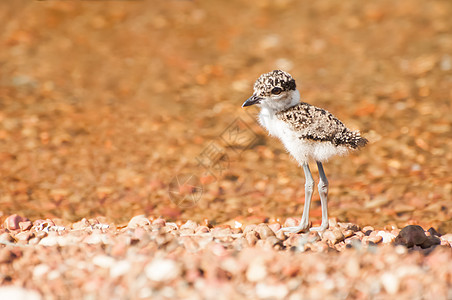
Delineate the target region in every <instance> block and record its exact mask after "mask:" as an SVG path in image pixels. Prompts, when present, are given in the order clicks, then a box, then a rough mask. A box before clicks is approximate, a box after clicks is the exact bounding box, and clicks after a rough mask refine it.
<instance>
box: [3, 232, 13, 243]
mask: <svg viewBox="0 0 452 300" xmlns="http://www.w3.org/2000/svg"><path fill="white" fill-rule="evenodd" d="M15 241H16V240H15V239H14V238H13V237H12V236H11V234H9V233H7V232H4V233H2V234H0V243H14V242H15Z"/></svg>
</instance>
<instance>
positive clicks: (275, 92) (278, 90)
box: [272, 87, 282, 95]
mask: <svg viewBox="0 0 452 300" xmlns="http://www.w3.org/2000/svg"><path fill="white" fill-rule="evenodd" d="M281 92H282V89H281V88H279V87H275V88H273V90H272V94H273V95H279V94H281Z"/></svg>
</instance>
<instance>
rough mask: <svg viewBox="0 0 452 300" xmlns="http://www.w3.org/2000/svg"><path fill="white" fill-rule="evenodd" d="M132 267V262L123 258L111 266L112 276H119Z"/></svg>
mask: <svg viewBox="0 0 452 300" xmlns="http://www.w3.org/2000/svg"><path fill="white" fill-rule="evenodd" d="M131 268H132V264H131V263H130V262H129V261H127V260H121V261H118V262H116V263H115V264H113V266H111V267H110V276H111V277H112V278H117V277H120V276H123V275H125V274H127V273H128V272H129V271H130V269H131Z"/></svg>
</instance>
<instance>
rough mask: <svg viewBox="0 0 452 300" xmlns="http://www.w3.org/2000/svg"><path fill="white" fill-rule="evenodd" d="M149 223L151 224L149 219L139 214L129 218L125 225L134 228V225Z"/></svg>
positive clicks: (139, 225)
mask: <svg viewBox="0 0 452 300" xmlns="http://www.w3.org/2000/svg"><path fill="white" fill-rule="evenodd" d="M149 225H151V221H149V219H148V218H146V217H145V216H144V215H139V216H135V217H133V218H132V219H130V221H129V223H128V224H127V227H128V228H136V227H145V226H149Z"/></svg>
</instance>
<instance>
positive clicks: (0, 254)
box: [0, 248, 16, 299]
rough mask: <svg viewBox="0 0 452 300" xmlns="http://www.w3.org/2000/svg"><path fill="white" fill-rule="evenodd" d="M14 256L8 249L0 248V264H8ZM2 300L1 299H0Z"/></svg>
mask: <svg viewBox="0 0 452 300" xmlns="http://www.w3.org/2000/svg"><path fill="white" fill-rule="evenodd" d="M15 257H16V256H15V255H14V253H13V252H12V251H11V250H10V249H8V248H0V264H5V263H10V262H12V261H13V260H14V258H15ZM0 299H2V298H0Z"/></svg>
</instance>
